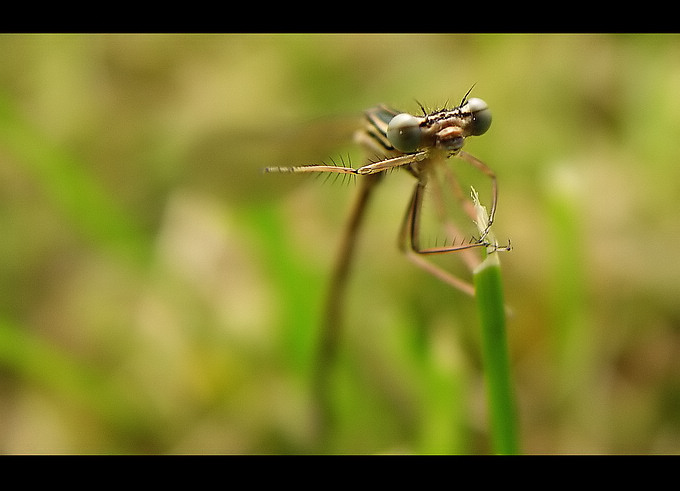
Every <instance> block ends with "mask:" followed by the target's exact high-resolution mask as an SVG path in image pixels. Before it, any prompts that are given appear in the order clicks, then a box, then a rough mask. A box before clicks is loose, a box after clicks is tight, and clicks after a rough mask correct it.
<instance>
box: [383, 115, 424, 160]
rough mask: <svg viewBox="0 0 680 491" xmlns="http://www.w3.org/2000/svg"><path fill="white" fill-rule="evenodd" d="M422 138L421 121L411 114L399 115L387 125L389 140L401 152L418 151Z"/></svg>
mask: <svg viewBox="0 0 680 491" xmlns="http://www.w3.org/2000/svg"><path fill="white" fill-rule="evenodd" d="M420 136H421V130H420V119H419V118H416V117H415V116H412V115H411V114H407V113H402V114H397V115H396V116H395V117H393V118H392V120H391V121H390V123H389V124H388V125H387V139H388V140H389V141H390V143H391V144H392V146H394V148H396V149H397V150H399V151H400V152H404V153H410V152H415V151H416V150H418V146H419V145H420Z"/></svg>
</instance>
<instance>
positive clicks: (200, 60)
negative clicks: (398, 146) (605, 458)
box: [0, 34, 680, 454]
mask: <svg viewBox="0 0 680 491" xmlns="http://www.w3.org/2000/svg"><path fill="white" fill-rule="evenodd" d="M473 84H476V85H475V88H474V91H473V94H472V95H473V96H476V97H481V98H483V99H484V100H485V101H486V102H487V103H488V104H489V106H490V108H491V110H492V112H493V115H494V122H493V125H492V127H491V129H490V130H489V132H488V133H487V134H486V135H484V136H483V137H480V138H476V139H473V140H470V141H469V142H468V143H467V145H466V149H467V150H468V151H469V152H470V153H472V154H473V155H475V156H477V157H479V158H480V159H482V160H483V161H485V162H486V163H487V164H489V165H490V166H491V167H492V168H493V169H494V170H495V171H496V172H497V174H498V178H499V187H500V202H499V209H498V214H497V221H496V224H495V226H494V231H495V233H496V236H497V237H498V238H499V240H501V241H503V240H504V238H506V237H510V238H511V240H512V243H513V246H514V250H513V251H512V252H510V253H507V254H503V256H502V263H503V272H504V282H505V288H506V291H505V296H506V300H507V301H508V303H509V304H510V306H511V307H512V309H513V311H514V315H513V316H512V318H510V319H509V320H508V340H509V343H510V349H511V353H510V355H511V360H512V364H513V377H514V381H515V384H516V391H517V399H518V404H519V416H520V435H521V446H522V449H523V451H524V452H527V453H642V454H648V453H678V452H679V451H680V377H679V375H680V372H679V370H680V361H679V360H680V302H679V301H678V294H679V287H680V260H679V259H678V257H677V256H678V254H677V252H676V251H675V249H676V244H677V243H678V241H679V239H680V223H679V220H678V216H677V211H678V210H679V209H680V166H678V162H679V161H680V146H679V145H678V142H679V141H680V96H679V95H678V87H680V37H678V36H676V35H413V34H411V35H338V34H336V35H2V36H0V452H3V453H298V452H307V451H312V450H311V449H314V442H313V439H314V436H313V432H312V431H311V429H310V428H311V422H310V421H311V418H312V414H311V400H310V391H309V382H310V378H311V371H312V368H313V364H312V361H313V356H314V348H315V342H316V336H317V334H318V327H319V323H320V320H321V318H322V305H323V300H324V293H325V291H326V288H327V285H328V280H329V273H330V271H331V268H332V263H333V258H334V256H335V252H336V248H337V246H338V243H339V239H340V234H341V231H342V227H343V225H344V222H345V219H346V213H347V211H348V210H349V206H350V204H351V201H352V199H353V197H354V194H355V192H356V188H355V186H353V185H352V184H351V183H350V184H346V185H342V184H341V183H339V182H338V183H336V184H331V183H330V182H329V183H326V184H323V182H322V181H321V180H314V179H311V180H309V179H307V180H298V179H295V178H290V177H292V176H272V175H263V174H262V173H261V169H262V168H263V167H265V166H269V165H295V164H301V163H313V162H319V161H322V160H326V161H328V160H329V158H331V157H333V158H336V159H337V157H338V156H339V155H345V156H347V155H348V153H349V155H350V157H351V159H352V162H353V163H355V164H356V163H358V162H360V161H361V156H360V155H359V153H357V151H356V150H355V149H353V147H352V145H351V141H350V135H351V128H352V127H351V126H350V125H349V124H348V123H347V121H349V122H350V123H354V121H355V119H354V118H355V117H358V116H359V115H360V114H361V111H362V110H363V109H365V108H368V107H370V106H372V105H374V104H376V103H378V102H384V103H388V104H391V105H393V106H395V107H398V108H400V109H403V110H406V111H417V108H418V106H417V104H416V102H415V101H416V99H417V100H418V101H420V102H422V103H424V104H426V105H428V106H438V105H442V104H443V103H444V102H446V101H447V100H448V101H450V102H452V103H454V104H455V103H457V102H458V101H459V100H460V98H461V97H462V96H463V94H465V92H466V91H467V90H468V89H469V88H470V87H471V86H472V85H473ZM348 118H349V119H348ZM411 186H412V178H411V177H410V176H409V175H407V174H406V173H394V174H392V175H390V176H389V179H385V182H384V183H383V184H381V186H380V190H379V191H377V195H376V196H375V197H374V201H373V202H372V206H371V208H370V210H369V215H368V217H367V220H366V224H365V229H364V231H365V233H364V235H363V236H362V238H361V241H360V243H359V248H358V253H357V258H356V262H355V267H354V274H353V276H352V278H351V282H350V286H349V294H348V299H347V306H346V326H345V331H344V333H343V343H342V346H341V349H340V368H339V370H338V371H337V373H336V374H335V377H336V378H335V384H336V387H337V389H336V391H335V401H334V404H335V406H336V410H337V413H338V415H339V428H338V431H337V432H336V434H335V435H334V439H333V442H332V443H331V444H330V445H329V447H328V448H324V449H323V451H328V452H341V453H392V452H397V453H401V452H405V453H484V452H488V451H489V435H488V431H487V421H486V415H485V407H486V406H485V402H484V400H483V398H484V388H483V374H482V373H481V366H480V354H479V333H478V320H477V316H476V313H475V306H474V303H473V301H472V300H471V299H469V298H467V297H465V296H464V295H463V294H460V293H459V292H456V291H453V290H451V289H450V288H447V287H444V286H443V284H441V283H440V282H439V281H438V280H436V279H434V278H431V277H429V276H427V275H426V274H425V273H424V272H422V271H421V270H418V269H417V268H415V267H414V266H413V265H412V264H411V263H409V262H408V261H407V260H406V259H405V258H403V257H402V256H401V255H400V254H399V252H398V251H397V248H396V237H397V232H398V230H399V225H400V223H401V219H402V216H403V213H404V211H405V208H406V204H407V201H408V196H409V193H410V190H411ZM446 260H447V261H451V264H452V265H453V266H452V267H456V266H455V264H456V259H455V258H446Z"/></svg>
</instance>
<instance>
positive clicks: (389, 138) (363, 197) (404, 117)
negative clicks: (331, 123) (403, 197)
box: [265, 89, 510, 294]
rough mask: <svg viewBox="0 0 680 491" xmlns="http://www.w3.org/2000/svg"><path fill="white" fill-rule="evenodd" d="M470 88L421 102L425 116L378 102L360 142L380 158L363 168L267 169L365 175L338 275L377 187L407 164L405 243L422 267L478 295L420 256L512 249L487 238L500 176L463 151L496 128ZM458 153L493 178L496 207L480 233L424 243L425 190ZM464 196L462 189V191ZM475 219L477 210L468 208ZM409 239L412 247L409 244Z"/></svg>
mask: <svg viewBox="0 0 680 491" xmlns="http://www.w3.org/2000/svg"><path fill="white" fill-rule="evenodd" d="M471 90H472V89H470V90H469V91H468V92H467V93H466V94H465V96H464V97H463V99H462V101H461V103H460V104H459V105H458V106H457V107H455V108H453V109H450V110H449V109H442V110H438V111H435V112H432V113H429V114H428V113H427V111H425V109H424V108H423V107H422V106H421V109H422V111H423V115H422V116H414V115H412V114H408V113H400V112H398V111H395V110H393V109H390V108H389V107H387V106H385V105H378V106H375V107H373V108H371V109H369V110H367V111H366V112H365V113H364V124H363V127H362V128H361V129H360V130H358V131H357V132H356V133H355V140H356V141H357V142H358V143H359V144H360V145H362V146H363V147H364V148H365V149H366V150H367V151H368V152H370V153H369V154H371V155H376V156H378V158H379V160H377V161H375V162H371V163H369V164H367V165H364V166H362V167H359V168H356V169H355V168H353V167H344V166H338V165H325V164H312V165H302V166H295V167H267V168H266V169H265V172H289V173H322V172H330V173H339V174H352V175H355V176H364V183H363V184H364V185H363V187H362V190H361V193H360V196H359V200H358V202H357V204H356V206H355V208H354V210H353V212H352V215H351V217H350V221H349V225H348V229H347V230H346V233H345V240H344V242H343V246H342V248H341V252H340V259H339V261H338V265H337V270H336V275H340V276H342V275H346V268H347V267H348V265H349V261H350V256H351V252H352V248H353V243H354V240H355V236H356V234H357V232H358V227H359V223H360V221H361V217H362V215H363V212H364V208H365V205H366V202H367V200H368V197H369V194H370V191H371V189H372V188H373V185H374V184H375V183H376V182H377V181H378V180H379V178H380V176H382V175H383V174H384V173H385V172H386V171H389V170H392V169H396V168H403V169H405V170H407V171H408V172H410V173H411V174H412V175H413V176H414V177H415V178H416V180H417V182H416V185H415V189H414V191H413V195H412V197H411V201H410V203H409V206H408V209H407V213H406V216H405V217H404V220H403V223H402V228H401V233H400V236H399V244H400V248H401V249H402V251H404V252H405V253H407V255H408V256H409V258H410V259H411V260H412V261H413V262H415V263H416V264H417V265H418V266H420V267H422V268H424V269H425V270H427V271H428V272H429V273H431V274H433V275H435V276H436V277H438V278H440V279H441V280H443V281H445V282H447V283H449V284H450V285H452V286H454V287H455V288H458V289H461V290H463V291H465V292H467V293H469V294H473V293H474V292H473V290H472V286H471V285H469V284H468V283H466V282H464V281H463V280H460V279H459V278H457V277H454V276H452V275H450V274H449V273H447V272H446V271H444V270H442V269H441V268H439V267H438V266H436V265H434V264H432V263H430V262H429V261H425V260H423V259H422V258H419V257H418V255H428V254H441V253H447V252H454V251H461V250H465V249H471V248H475V247H487V248H490V249H491V250H492V251H497V250H510V244H509V243H508V245H506V246H499V245H498V244H496V243H492V242H490V241H489V240H487V237H488V235H489V230H490V228H491V225H492V224H493V221H494V217H495V214H496V204H497V199H498V185H497V183H496V175H495V174H494V172H493V171H492V170H491V169H490V168H489V167H488V166H487V165H486V164H484V163H483V162H482V161H480V160H479V159H477V158H476V157H473V156H472V155H470V154H468V153H466V152H464V151H463V150H462V148H463V145H464V143H465V139H466V138H467V137H469V136H479V135H483V134H484V133H486V131H487V130H488V129H489V127H490V126H491V111H490V110H489V107H488V105H487V104H486V102H484V101H483V100H482V99H478V98H470V99H468V95H469V94H470V91H471ZM453 156H458V157H460V158H461V159H462V160H464V161H466V162H467V163H468V164H470V165H472V166H473V167H475V168H476V169H478V170H479V171H481V172H482V173H483V174H484V175H485V176H487V177H488V178H489V179H490V180H491V193H492V198H491V209H490V211H489V217H488V222H487V224H486V226H485V228H484V229H483V230H481V233H480V235H479V237H472V238H471V239H470V240H467V241H461V242H459V243H458V244H455V243H452V244H448V245H443V246H439V247H421V243H420V237H419V235H420V216H421V208H422V203H423V197H424V195H425V189H426V187H427V185H428V182H429V181H430V178H431V177H432V175H433V172H434V169H435V167H436V166H438V165H440V164H441V163H443V162H444V161H445V160H446V159H447V158H449V157H453ZM457 191H458V194H460V190H459V189H458V190H457ZM466 211H467V212H468V214H469V215H470V216H471V218H472V219H473V220H474V219H475V215H474V211H472V210H471V209H469V208H468V209H467V210H466ZM407 240H408V241H409V246H410V247H407V246H406V242H407Z"/></svg>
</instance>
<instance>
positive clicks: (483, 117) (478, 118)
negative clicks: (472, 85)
mask: <svg viewBox="0 0 680 491" xmlns="http://www.w3.org/2000/svg"><path fill="white" fill-rule="evenodd" d="M466 106H467V109H468V111H470V112H471V113H472V128H471V129H470V134H472V135H474V136H479V135H483V134H484V133H486V131H487V130H488V129H489V126H491V110H490V109H489V106H487V104H486V102H484V101H483V100H481V99H478V98H476V97H473V98H472V99H470V100H469V101H467V104H466Z"/></svg>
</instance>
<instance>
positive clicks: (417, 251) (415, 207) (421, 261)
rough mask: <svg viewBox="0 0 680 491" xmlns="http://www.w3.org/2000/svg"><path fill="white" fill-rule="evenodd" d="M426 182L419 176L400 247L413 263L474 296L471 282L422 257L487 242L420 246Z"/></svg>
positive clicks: (400, 235) (469, 247) (400, 238)
mask: <svg viewBox="0 0 680 491" xmlns="http://www.w3.org/2000/svg"><path fill="white" fill-rule="evenodd" d="M425 184H426V181H425V179H424V178H419V179H418V182H417V183H416V186H415V189H414V191H413V196H412V198H411V202H410V204H409V207H408V209H407V212H406V216H405V217H404V221H403V222H402V227H401V232H400V234H399V248H400V249H401V250H402V251H403V252H404V253H405V254H406V257H408V258H409V259H410V260H411V261H412V262H413V263H415V264H416V265H417V266H419V267H420V268H423V269H424V270H425V271H427V272H428V273H430V274H432V275H433V276H435V277H436V278H439V279H440V280H442V281H444V282H445V283H448V284H449V285H451V286H453V287H454V288H457V289H458V290H460V291H462V292H464V293H467V294H468V295H470V296H474V294H475V291H474V287H473V286H472V285H471V284H470V283H468V282H466V281H464V280H462V279H460V278H457V277H456V276H453V275H452V274H450V273H449V272H447V271H445V270H444V269H442V268H440V267H439V266H437V265H435V264H433V263H431V262H430V261H427V260H426V259H425V258H424V257H422V256H423V255H426V254H439V253H445V252H453V251H463V250H467V249H472V248H474V247H482V246H485V245H486V244H485V243H476V242H474V243H468V244H459V245H451V246H447V247H435V248H429V249H422V248H421V247H420V239H419V236H420V230H419V229H420V219H419V216H420V209H421V206H422V202H423V193H424V190H425ZM409 239H410V244H409V245H410V247H409V246H407V244H406V242H407V240H409Z"/></svg>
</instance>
